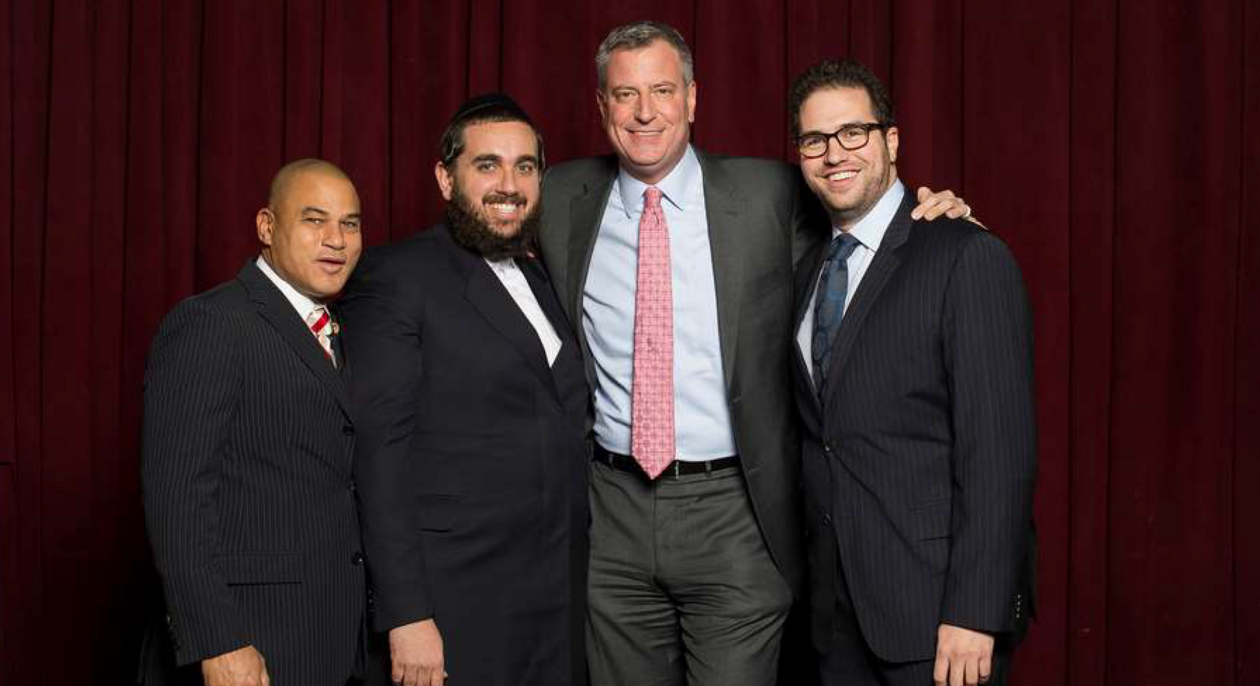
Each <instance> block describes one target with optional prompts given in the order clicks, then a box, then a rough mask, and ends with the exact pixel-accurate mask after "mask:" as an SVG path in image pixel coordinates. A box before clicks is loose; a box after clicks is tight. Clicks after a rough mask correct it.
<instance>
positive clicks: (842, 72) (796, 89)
mask: <svg viewBox="0 0 1260 686" xmlns="http://www.w3.org/2000/svg"><path fill="white" fill-rule="evenodd" d="M826 88H861V89H862V90H864V91H866V95H867V96H868V97H870V99H871V109H872V110H874V112H875V120H876V123H879V124H884V125H886V126H896V125H897V115H896V113H895V112H893V102H892V98H891V97H890V96H889V95H888V89H887V88H885V87H884V84H883V83H882V82H881V81H880V80H879V79H878V78H876V76H875V75H874V74H872V73H871V70H870V69H867V68H866V66H865V65H863V64H862V63H861V62H858V61H857V60H852V59H847V58H846V59H843V60H838V61H837V60H823V61H821V62H819V63H818V64H815V65H814V66H812V67H810V68H809V69H806V70H805V71H804V72H802V73H801V75H800V76H797V77H796V79H795V80H794V81H792V88H791V89H789V90H788V114H789V117H790V119H791V126H792V131H791V134H792V137H793V138H796V137H797V136H799V135H801V107H802V106H803V105H804V104H805V101H806V100H808V99H809V96H811V95H813V94H814V93H816V92H817V91H820V90H823V89H826Z"/></svg>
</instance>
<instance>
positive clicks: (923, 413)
mask: <svg viewBox="0 0 1260 686" xmlns="http://www.w3.org/2000/svg"><path fill="white" fill-rule="evenodd" d="M913 206H914V200H913V198H912V197H911V196H910V195H909V194H907V195H906V198H905V200H904V201H903V202H902V205H901V207H900V208H899V209H898V211H897V213H896V215H895V216H894V218H893V220H892V222H891V224H890V225H889V227H888V230H887V233H886V234H885V236H884V239H883V242H882V243H881V245H880V248H879V250H878V252H877V253H876V254H875V256H874V258H873V259H872V262H871V264H870V266H869V267H868V269H867V272H866V274H865V276H864V277H863V279H862V281H861V285H860V287H859V289H858V291H857V293H856V294H855V295H854V298H853V300H852V301H851V302H850V304H849V307H848V309H847V310H846V313H845V315H844V320H843V322H842V324H841V327H840V330H839V333H838V338H837V340H836V343H835V344H834V347H833V353H832V359H831V364H832V367H831V370H830V381H829V383H828V393H827V395H826V397H825V398H824V399H823V400H822V401H821V402H820V400H819V398H818V396H817V395H816V394H815V393H814V390H813V385H812V382H811V379H810V373H809V369H808V367H807V362H806V360H804V359H803V358H802V356H801V355H800V351H799V348H798V350H797V355H796V362H795V364H794V367H795V373H794V377H795V386H796V395H797V401H798V403H797V404H798V407H799V408H800V412H801V416H802V418H803V422H804V429H805V438H804V450H803V466H802V469H803V477H804V478H803V482H804V490H805V507H806V535H807V538H808V548H809V563H810V571H811V576H812V579H811V590H812V605H813V617H814V622H813V627H814V637H815V643H816V644H817V646H818V648H819V649H820V650H822V651H824V653H826V651H828V650H830V649H831V635H832V633H831V632H832V629H833V622H835V621H836V617H835V614H836V611H835V607H836V591H837V573H838V572H839V571H840V570H843V573H844V575H845V576H844V580H847V585H848V588H849V590H850V592H851V596H852V603H853V608H854V613H855V614H856V620H857V623H858V625H860V629H861V635H862V637H863V638H864V639H865V642H866V644H867V646H869V648H870V650H871V651H873V652H874V654H875V655H877V656H878V657H879V658H880V659H882V660H886V661H890V662H909V661H915V660H930V659H932V658H933V656H934V654H935V646H936V630H937V627H938V625H939V624H941V623H948V624H953V625H957V626H961V627H966V628H970V629H976V630H982V631H986V632H992V633H1005V634H1009V635H1017V634H1019V633H1021V632H1022V631H1023V629H1024V627H1025V625H1026V621H1027V618H1028V615H1029V614H1030V612H1031V609H1032V608H1031V603H1032V600H1031V592H1032V588H1033V572H1034V569H1033V567H1034V562H1033V560H1034V556H1035V553H1034V545H1035V542H1034V536H1033V528H1032V494H1033V480H1034V474H1035V470H1036V427H1035V416H1034V410H1033V371H1032V322H1031V316H1030V312H1029V308H1028V302H1027V298H1026V295H1025V292H1024V286H1023V281H1022V279H1021V277H1020V273H1019V268H1018V267H1017V266H1016V263H1015V260H1014V258H1013V257H1012V256H1011V254H1010V252H1009V251H1008V249H1007V248H1006V246H1005V245H1004V244H1003V243H1002V242H1001V241H1000V240H998V239H997V238H996V237H994V236H993V235H992V234H989V233H986V232H984V231H981V230H979V229H978V228H976V227H975V226H973V225H971V224H969V223H967V222H963V221H957V220H947V219H943V218H942V219H940V220H938V221H936V222H935V223H934V224H932V226H931V227H930V228H928V227H926V226H922V227H921V226H920V223H919V222H912V221H911V220H910V210H911V209H912V208H913ZM821 256H822V253H821V251H819V252H818V253H817V254H816V255H815V256H814V258H813V259H812V261H807V262H806V264H807V265H809V268H806V269H802V270H800V272H799V274H798V278H797V289H796V293H797V312H796V322H797V325H798V326H799V324H800V321H801V317H802V315H803V311H804V309H805V306H806V305H807V303H808V300H807V299H808V298H809V297H811V296H812V293H813V288H814V283H815V281H816V279H817V277H818V273H819V269H820V266H821ZM837 555H838V559H837Z"/></svg>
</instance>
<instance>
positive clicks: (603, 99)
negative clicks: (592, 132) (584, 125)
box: [595, 88, 608, 126]
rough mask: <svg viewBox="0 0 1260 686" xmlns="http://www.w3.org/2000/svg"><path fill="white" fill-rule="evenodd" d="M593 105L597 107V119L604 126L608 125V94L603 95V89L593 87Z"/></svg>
mask: <svg viewBox="0 0 1260 686" xmlns="http://www.w3.org/2000/svg"><path fill="white" fill-rule="evenodd" d="M595 105H596V106H597V107H599V120H600V121H601V122H603V124H604V125H605V126H607V125H608V96H606V95H604V91H602V90H599V89H598V88H597V89H595Z"/></svg>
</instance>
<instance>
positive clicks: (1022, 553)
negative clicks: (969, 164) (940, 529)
mask: <svg viewBox="0 0 1260 686" xmlns="http://www.w3.org/2000/svg"><path fill="white" fill-rule="evenodd" d="M944 307H945V312H944V318H943V328H942V333H943V338H944V355H945V365H946V371H947V374H948V381H949V384H950V394H951V398H952V423H953V429H954V452H953V458H952V464H951V467H952V476H953V484H952V489H953V511H952V516H951V528H952V531H951V540H952V545H951V549H950V562H949V571H948V575H947V578H946V582H945V598H944V605H943V607H942V613H941V617H942V621H943V622H944V623H946V624H952V625H955V626H962V627H965V628H969V629H974V630H980V631H987V632H991V633H996V632H1001V631H1010V630H1013V629H1014V628H1015V622H1016V621H1017V615H1018V614H1019V611H1018V610H1017V607H1018V606H1019V603H1020V602H1025V603H1027V599H1026V598H1022V597H1020V594H1023V593H1026V592H1027V590H1028V589H1027V587H1028V585H1029V584H1030V583H1031V581H1030V579H1028V578H1027V576H1028V574H1029V572H1028V570H1026V569H1025V561H1026V556H1027V554H1028V552H1029V551H1028V547H1029V546H1030V545H1031V526H1032V498H1033V482H1034V479H1035V476H1036V468H1037V435H1036V413H1035V410H1034V405H1033V392H1034V391H1033V361H1032V317H1031V312H1030V308H1029V305H1028V298H1027V295H1026V293H1025V291H1024V283H1023V279H1022V277H1021V276H1020V272H1019V267H1018V266H1017V265H1016V263H1015V259H1014V257H1013V256H1012V255H1011V253H1010V251H1009V250H1008V249H1007V247H1006V246H1005V245H1004V244H1003V243H1002V242H1001V241H1000V240H998V239H997V238H995V237H994V236H992V235H991V234H988V233H982V232H977V233H976V234H974V235H973V236H972V237H971V239H970V240H969V243H968V244H967V245H966V246H965V247H964V248H963V249H962V252H961V254H960V255H959V257H958V259H957V262H956V264H955V266H954V269H953V271H952V273H951V276H950V282H949V285H948V287H947V291H946V296H945V306H944ZM1026 607H1027V605H1026V604H1025V608H1026Z"/></svg>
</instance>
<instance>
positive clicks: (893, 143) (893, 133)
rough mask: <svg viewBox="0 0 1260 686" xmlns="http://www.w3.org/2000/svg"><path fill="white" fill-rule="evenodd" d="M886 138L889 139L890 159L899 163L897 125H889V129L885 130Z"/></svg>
mask: <svg viewBox="0 0 1260 686" xmlns="http://www.w3.org/2000/svg"><path fill="white" fill-rule="evenodd" d="M884 140H886V141H888V161H889V162H891V163H892V164H897V144H898V139H897V127H895V126H890V127H888V130H887V131H885V132H884Z"/></svg>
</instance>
